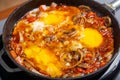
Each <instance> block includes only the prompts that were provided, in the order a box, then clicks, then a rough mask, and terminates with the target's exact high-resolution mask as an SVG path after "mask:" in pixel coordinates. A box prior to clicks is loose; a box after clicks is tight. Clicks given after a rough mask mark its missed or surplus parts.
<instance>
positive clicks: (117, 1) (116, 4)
mask: <svg viewBox="0 0 120 80" xmlns="http://www.w3.org/2000/svg"><path fill="white" fill-rule="evenodd" d="M105 7H106V8H108V9H109V10H110V11H111V12H112V13H115V11H117V10H118V9H120V0H113V1H112V2H111V3H105Z"/></svg>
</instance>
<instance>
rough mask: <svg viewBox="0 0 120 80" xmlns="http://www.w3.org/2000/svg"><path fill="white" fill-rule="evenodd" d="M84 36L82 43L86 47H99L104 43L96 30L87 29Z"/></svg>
mask: <svg viewBox="0 0 120 80" xmlns="http://www.w3.org/2000/svg"><path fill="white" fill-rule="evenodd" d="M82 34H83V37H82V38H81V39H80V41H81V42H82V43H83V44H84V45H85V46H86V47H89V48H94V47H98V46H99V45H100V44H101V43H102V41H103V37H102V35H101V34H100V33H99V32H98V31H97V30H95V29H92V28H85V29H84V31H83V32H82Z"/></svg>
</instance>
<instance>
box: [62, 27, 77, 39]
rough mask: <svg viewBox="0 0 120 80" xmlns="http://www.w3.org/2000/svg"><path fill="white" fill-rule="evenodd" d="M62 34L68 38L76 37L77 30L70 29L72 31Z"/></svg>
mask: <svg viewBox="0 0 120 80" xmlns="http://www.w3.org/2000/svg"><path fill="white" fill-rule="evenodd" d="M63 33H64V34H66V35H68V36H70V37H74V36H76V35H77V30H76V29H75V28H72V29H70V30H68V31H65V32H63Z"/></svg>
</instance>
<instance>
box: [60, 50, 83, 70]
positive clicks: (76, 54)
mask: <svg viewBox="0 0 120 80" xmlns="http://www.w3.org/2000/svg"><path fill="white" fill-rule="evenodd" d="M60 60H61V62H62V63H63V65H64V66H65V68H73V67H75V66H77V65H78V64H80V63H81V61H82V52H81V51H71V52H67V53H63V54H61V56H60Z"/></svg>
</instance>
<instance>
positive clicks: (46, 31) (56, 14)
mask: <svg viewBox="0 0 120 80" xmlns="http://www.w3.org/2000/svg"><path fill="white" fill-rule="evenodd" d="M9 43H10V48H9V49H10V54H11V56H12V57H13V58H14V59H15V61H16V62H17V63H19V64H20V65H22V66H23V67H25V68H26V69H28V70H30V71H32V72H35V73H37V74H40V75H44V76H48V77H53V78H71V77H78V76H84V75H87V74H90V73H92V72H95V71H97V70H98V69H100V68H101V67H103V66H105V65H106V64H107V63H108V62H109V61H110V60H111V58H112V55H113V54H112V53H113V50H114V44H113V43H114V40H113V34H112V28H111V19H110V17H109V16H107V15H106V16H100V15H98V14H97V13H96V12H94V11H92V9H91V8H90V7H89V6H86V5H80V6H78V7H75V6H67V5H63V4H62V5H57V4H56V3H51V5H50V6H47V5H40V6H39V7H38V8H35V9H33V10H31V11H29V12H27V13H26V14H25V15H24V16H23V17H22V18H21V19H20V20H19V21H17V22H16V24H15V25H14V30H13V31H12V35H11V38H10V40H9Z"/></svg>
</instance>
